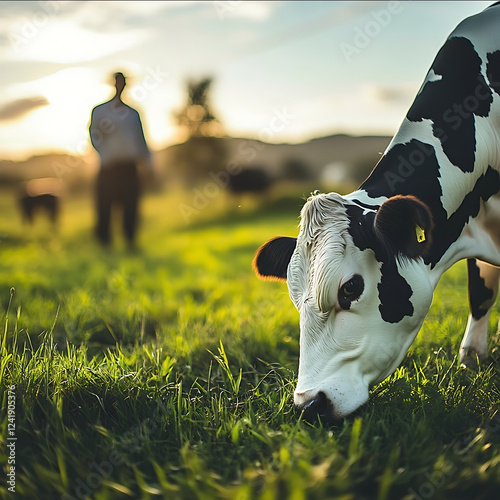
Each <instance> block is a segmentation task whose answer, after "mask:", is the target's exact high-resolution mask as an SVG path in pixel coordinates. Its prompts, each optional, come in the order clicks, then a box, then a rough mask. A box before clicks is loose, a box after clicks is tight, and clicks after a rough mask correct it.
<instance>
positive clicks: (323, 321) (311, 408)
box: [254, 193, 433, 421]
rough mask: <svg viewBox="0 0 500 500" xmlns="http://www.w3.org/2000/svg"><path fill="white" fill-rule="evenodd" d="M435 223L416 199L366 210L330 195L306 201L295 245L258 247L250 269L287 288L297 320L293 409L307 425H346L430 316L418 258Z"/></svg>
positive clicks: (281, 241)
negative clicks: (334, 421) (284, 283)
mask: <svg viewBox="0 0 500 500" xmlns="http://www.w3.org/2000/svg"><path fill="white" fill-rule="evenodd" d="M432 229H433V222H432V216H431V214H430V212H429V209H428V208H427V206H426V205H425V204H424V203H422V202H421V201H419V200H418V199H416V198H414V197H412V196H394V197H392V198H389V199H387V200H386V201H385V202H384V203H382V205H380V207H379V208H378V207H376V206H375V207H373V208H369V207H368V206H367V205H364V204H363V205H361V204H360V203H359V202H356V201H354V200H353V199H352V200H350V199H348V198H347V197H346V198H344V197H342V196H340V195H338V194H336V193H330V194H321V195H316V196H312V197H311V198H309V200H308V201H307V203H306V204H305V205H304V207H303V209H302V213H301V224H300V232H299V236H298V238H297V239H295V238H284V237H280V238H274V239H272V240H270V241H268V242H267V243H265V244H264V245H262V247H260V249H259V250H258V251H257V254H256V256H255V259H254V268H255V270H256V272H257V274H258V275H259V277H261V278H264V279H278V280H286V281H287V283H288V290H289V293H290V297H291V299H292V301H293V303H294V305H295V307H296V308H297V309H298V311H299V313H300V360H299V374H298V383H297V387H296V389H295V393H294V400H295V404H296V405H297V407H298V408H299V409H302V410H304V412H305V415H306V417H312V418H313V419H316V418H317V416H318V415H319V416H320V417H322V418H323V419H324V420H326V421H329V420H332V419H338V418H342V417H344V416H346V415H348V414H350V413H352V412H353V411H354V410H356V409H357V408H359V407H360V406H361V405H362V404H364V403H365V402H366V401H367V400H368V389H369V387H370V386H371V385H373V384H375V383H377V382H380V381H382V380H383V379H384V378H386V377H387V376H388V375H390V374H391V373H392V372H393V371H394V370H395V369H396V367H397V366H398V365H399V363H400V362H401V361H402V359H403V357H404V355H405V353H406V351H407V349H408V347H409V346H410V344H411V343H412V341H413V339H414V338H415V336H416V334H417V332H418V330H419V328H420V326H421V324H422V322H423V320H424V318H425V315H426V314H427V311H428V309H429V306H430V303H431V300H432V293H433V287H432V285H431V283H430V281H429V278H428V270H427V268H426V266H425V264H424V262H423V259H422V258H421V257H422V256H423V255H424V254H425V253H426V252H427V251H428V249H429V247H430V245H431V233H432Z"/></svg>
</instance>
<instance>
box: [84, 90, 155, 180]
mask: <svg viewBox="0 0 500 500" xmlns="http://www.w3.org/2000/svg"><path fill="white" fill-rule="evenodd" d="M89 133H90V141H91V142H92V145H93V146H94V148H95V149H96V151H97V152H98V153H99V155H100V157H101V167H102V168H106V166H107V165H109V164H111V163H114V162H116V161H124V160H134V161H140V160H144V161H145V162H146V164H147V166H148V167H149V169H150V170H151V169H152V165H151V155H150V152H149V149H148V146H147V144H146V140H145V138H144V132H143V130H142V123H141V118H140V116H139V113H138V112H137V111H136V110H135V109H134V108H131V107H130V106H127V105H126V104H123V103H122V102H121V101H119V100H118V99H116V98H113V99H111V101H108V102H105V103H103V104H99V105H98V106H96V107H95V108H94V109H93V110H92V116H91V118H90V128H89Z"/></svg>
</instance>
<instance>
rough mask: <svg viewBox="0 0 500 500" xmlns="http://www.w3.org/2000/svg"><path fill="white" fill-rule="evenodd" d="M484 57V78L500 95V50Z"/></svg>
mask: <svg viewBox="0 0 500 500" xmlns="http://www.w3.org/2000/svg"><path fill="white" fill-rule="evenodd" d="M499 4H500V2H499ZM486 57H487V59H488V64H487V65H486V76H487V77H488V81H489V83H490V87H491V88H492V89H493V90H494V91H495V92H496V93H497V94H498V95H500V50H496V51H495V52H491V53H489V54H488V55H487V56H486Z"/></svg>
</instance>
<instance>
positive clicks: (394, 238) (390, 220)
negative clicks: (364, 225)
mask: <svg viewBox="0 0 500 500" xmlns="http://www.w3.org/2000/svg"><path fill="white" fill-rule="evenodd" d="M374 226H375V234H376V235H377V237H378V238H379V239H380V240H381V241H382V243H383V244H384V246H385V247H386V249H387V250H388V251H389V252H392V253H395V254H399V255H404V256H406V257H409V258H410V259H415V258H417V257H419V256H421V255H425V253H426V252H427V251H428V249H429V247H430V246H431V243H432V239H431V238H432V229H433V228H434V222H433V220H432V214H431V211H430V210H429V207H428V206H427V205H426V204H425V203H424V202H422V201H420V200H419V199H418V198H416V197H415V196H402V195H397V196H393V197H391V198H389V199H388V200H386V201H384V203H382V205H381V206H380V208H379V209H378V212H377V215H376V216H375V221H374Z"/></svg>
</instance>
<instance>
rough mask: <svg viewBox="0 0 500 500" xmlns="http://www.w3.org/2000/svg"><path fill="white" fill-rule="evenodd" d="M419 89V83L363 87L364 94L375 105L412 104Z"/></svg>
mask: <svg viewBox="0 0 500 500" xmlns="http://www.w3.org/2000/svg"><path fill="white" fill-rule="evenodd" d="M418 88H419V84H418V83H417V82H400V83H398V84H370V85H363V86H362V92H363V94H364V95H365V96H366V98H367V99H368V100H369V101H370V102H373V103H375V104H382V105H391V104H395V105H401V104H408V105H409V104H411V102H412V100H413V98H414V97H415V95H416V93H417V91H418Z"/></svg>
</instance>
